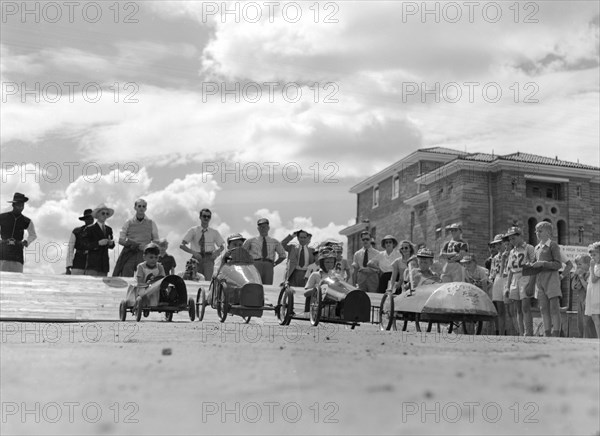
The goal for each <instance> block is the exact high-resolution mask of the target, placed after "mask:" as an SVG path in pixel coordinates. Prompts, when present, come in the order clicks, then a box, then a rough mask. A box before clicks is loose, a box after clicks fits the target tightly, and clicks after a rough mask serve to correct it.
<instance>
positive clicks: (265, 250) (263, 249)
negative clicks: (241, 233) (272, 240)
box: [262, 238, 269, 259]
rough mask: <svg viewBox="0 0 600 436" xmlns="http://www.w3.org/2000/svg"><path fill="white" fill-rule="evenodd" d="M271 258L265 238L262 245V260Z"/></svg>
mask: <svg viewBox="0 0 600 436" xmlns="http://www.w3.org/2000/svg"><path fill="white" fill-rule="evenodd" d="M268 256H269V252H268V251H267V238H263V244H262V258H263V259H267V258H268Z"/></svg>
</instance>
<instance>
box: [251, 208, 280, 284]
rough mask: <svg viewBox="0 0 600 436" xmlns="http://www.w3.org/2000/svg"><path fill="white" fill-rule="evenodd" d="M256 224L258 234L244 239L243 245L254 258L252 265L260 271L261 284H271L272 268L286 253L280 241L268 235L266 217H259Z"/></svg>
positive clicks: (268, 228)
mask: <svg viewBox="0 0 600 436" xmlns="http://www.w3.org/2000/svg"><path fill="white" fill-rule="evenodd" d="M256 226H257V229H258V233H259V236H255V237H254V238H250V239H248V240H246V242H244V245H243V247H244V249H246V250H247V251H248V253H250V256H252V258H253V259H254V266H256V269H257V270H258V272H259V273H260V278H261V280H262V282H263V284H264V285H272V284H273V272H274V268H275V267H276V266H277V265H279V264H280V263H281V262H283V261H284V260H285V258H286V253H285V250H284V249H283V247H282V245H281V242H279V241H278V240H277V239H275V238H271V237H270V236H269V230H270V229H271V227H270V226H269V220H268V219H266V218H261V219H259V220H258V221H257V222H256ZM276 256H277V258H275V257H276Z"/></svg>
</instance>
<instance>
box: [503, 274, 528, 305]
mask: <svg viewBox="0 0 600 436" xmlns="http://www.w3.org/2000/svg"><path fill="white" fill-rule="evenodd" d="M530 277H531V276H524V275H523V274H521V273H513V275H512V281H511V282H510V293H509V294H508V298H510V299H511V300H516V301H520V300H524V299H525V298H531V297H528V296H527V294H526V293H525V288H526V287H527V284H528V283H529V278H530Z"/></svg>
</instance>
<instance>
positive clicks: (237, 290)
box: [196, 247, 291, 323]
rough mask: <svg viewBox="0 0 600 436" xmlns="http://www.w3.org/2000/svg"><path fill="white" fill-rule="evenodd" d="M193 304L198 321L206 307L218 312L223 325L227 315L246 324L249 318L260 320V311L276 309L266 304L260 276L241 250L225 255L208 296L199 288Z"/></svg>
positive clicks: (237, 249) (249, 258) (238, 248)
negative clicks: (240, 319)
mask: <svg viewBox="0 0 600 436" xmlns="http://www.w3.org/2000/svg"><path fill="white" fill-rule="evenodd" d="M290 292H291V291H290ZM196 301H197V312H198V319H199V320H200V321H202V320H203V319H204V312H205V310H206V306H207V305H210V306H211V307H212V308H213V309H216V310H217V314H218V316H219V319H220V320H221V322H225V319H226V318H227V315H228V314H232V315H238V316H241V317H242V318H243V319H244V321H245V322H246V323H248V322H250V319H251V318H252V317H258V318H260V317H262V315H263V311H265V310H275V309H276V308H275V307H273V306H272V305H265V292H264V288H263V284H262V280H261V278H260V274H259V272H258V270H257V269H256V267H255V266H254V260H253V259H252V257H251V256H250V254H249V253H248V252H247V251H246V250H245V249H244V248H241V247H237V248H234V249H232V250H230V251H229V252H228V254H227V257H226V258H225V259H224V262H223V263H222V264H221V267H220V269H219V271H218V273H217V274H216V275H215V276H214V277H213V279H212V280H211V282H210V287H209V291H208V294H207V293H206V291H205V289H204V288H202V287H201V288H200V289H199V290H198V297H197V299H196Z"/></svg>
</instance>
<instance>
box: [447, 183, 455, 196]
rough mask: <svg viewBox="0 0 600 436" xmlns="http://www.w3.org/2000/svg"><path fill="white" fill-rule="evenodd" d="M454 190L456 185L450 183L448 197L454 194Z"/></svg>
mask: <svg viewBox="0 0 600 436" xmlns="http://www.w3.org/2000/svg"><path fill="white" fill-rule="evenodd" d="M453 190H454V185H453V184H450V186H448V197H450V196H451V195H452V191H453Z"/></svg>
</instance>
